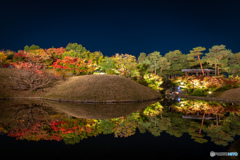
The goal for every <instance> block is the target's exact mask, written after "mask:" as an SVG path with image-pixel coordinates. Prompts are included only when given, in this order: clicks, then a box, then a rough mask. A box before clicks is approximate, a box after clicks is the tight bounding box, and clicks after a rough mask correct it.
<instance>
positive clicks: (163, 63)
mask: <svg viewBox="0 0 240 160" xmlns="http://www.w3.org/2000/svg"><path fill="white" fill-rule="evenodd" d="M157 66H158V67H159V71H160V76H163V72H164V71H167V70H169V69H170V62H168V60H167V58H165V57H160V58H159V61H158V63H157Z"/></svg>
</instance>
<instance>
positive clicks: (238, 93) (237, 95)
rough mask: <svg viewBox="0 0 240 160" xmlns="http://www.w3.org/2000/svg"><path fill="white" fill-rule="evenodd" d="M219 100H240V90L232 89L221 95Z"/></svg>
mask: <svg viewBox="0 0 240 160" xmlns="http://www.w3.org/2000/svg"><path fill="white" fill-rule="evenodd" d="M217 97H218V98H222V99H232V100H240V88H235V89H230V90H227V91H224V92H222V93H220V94H219V95H218V96H217Z"/></svg>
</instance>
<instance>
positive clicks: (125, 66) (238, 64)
mask: <svg viewBox="0 0 240 160" xmlns="http://www.w3.org/2000/svg"><path fill="white" fill-rule="evenodd" d="M205 50H206V48H204V47H196V48H193V49H192V50H190V51H189V53H188V54H183V53H182V52H181V51H180V50H174V51H169V52H168V53H166V54H165V55H164V56H162V55H161V54H160V52H158V51H154V52H152V53H149V54H146V53H140V55H139V57H138V58H137V57H135V56H133V55H130V54H118V53H116V54H115V55H113V56H112V57H108V56H104V55H103V54H102V53H101V52H100V51H95V52H90V51H89V50H87V49H86V48H85V47H83V46H82V45H81V44H77V43H69V44H68V45H67V46H66V47H65V48H63V47H60V48H54V47H52V48H49V49H42V48H40V47H39V46H37V45H31V46H25V47H24V49H23V50H19V51H18V53H15V52H13V51H10V50H7V51H0V66H3V67H21V66H19V65H23V64H24V63H31V64H35V65H40V66H41V67H42V68H44V69H46V68H53V69H56V70H63V71H64V72H65V73H67V74H68V75H84V74H93V73H94V72H105V73H107V74H118V75H122V76H125V77H132V78H136V77H141V76H142V77H143V76H144V75H145V74H148V73H155V74H156V75H159V76H163V77H168V78H174V77H175V76H176V75H183V72H182V71H181V70H182V69H201V70H202V73H203V74H204V70H203V69H206V68H208V69H214V70H215V75H220V74H221V73H225V72H228V73H229V74H232V75H234V76H236V75H239V74H240V52H239V53H235V54H234V53H232V51H231V50H229V49H226V46H225V45H215V46H213V47H212V48H210V49H209V51H208V53H205V54H204V53H203V51H205Z"/></svg>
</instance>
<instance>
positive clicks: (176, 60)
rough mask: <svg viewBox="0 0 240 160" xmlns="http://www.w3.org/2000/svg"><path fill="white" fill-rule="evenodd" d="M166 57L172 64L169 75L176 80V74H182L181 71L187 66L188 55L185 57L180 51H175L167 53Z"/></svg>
mask: <svg viewBox="0 0 240 160" xmlns="http://www.w3.org/2000/svg"><path fill="white" fill-rule="evenodd" d="M164 57H165V58H166V59H167V61H168V62H169V63H170V67H169V70H168V72H167V74H168V75H171V78H174V77H175V75H176V74H182V71H181V69H183V68H184V67H186V66H187V64H186V61H187V56H186V55H183V54H182V52H181V51H180V50H174V51H170V52H168V53H166V54H165V56H164Z"/></svg>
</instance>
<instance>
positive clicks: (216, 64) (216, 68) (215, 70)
mask: <svg viewBox="0 0 240 160" xmlns="http://www.w3.org/2000/svg"><path fill="white" fill-rule="evenodd" d="M216 75H217V64H216V63H215V76H216Z"/></svg>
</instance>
